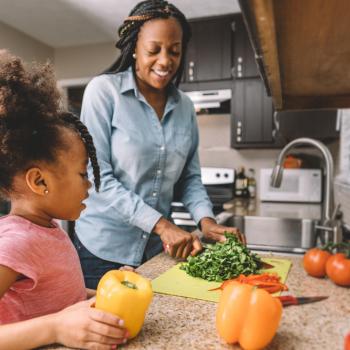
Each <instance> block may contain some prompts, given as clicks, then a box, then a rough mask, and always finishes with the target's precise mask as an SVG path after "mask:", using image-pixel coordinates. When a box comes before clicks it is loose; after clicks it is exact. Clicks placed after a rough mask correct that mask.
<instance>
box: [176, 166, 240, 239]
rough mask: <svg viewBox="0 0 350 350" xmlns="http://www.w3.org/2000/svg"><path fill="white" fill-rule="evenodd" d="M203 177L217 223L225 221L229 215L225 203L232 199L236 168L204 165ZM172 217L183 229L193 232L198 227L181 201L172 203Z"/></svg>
mask: <svg viewBox="0 0 350 350" xmlns="http://www.w3.org/2000/svg"><path fill="white" fill-rule="evenodd" d="M201 178H202V183H203V185H204V187H205V188H206V190H207V193H208V196H209V198H210V200H211V202H212V204H213V212H214V215H215V218H216V221H217V223H222V222H224V221H225V220H226V219H227V217H228V216H232V215H231V214H227V213H225V212H223V211H224V209H223V205H224V203H226V202H228V201H230V200H232V198H233V189H234V182H235V172H234V169H230V168H214V167H202V168H201ZM171 218H172V220H173V221H174V224H175V225H177V226H179V227H181V228H182V229H184V230H186V231H189V232H192V231H194V230H195V229H196V228H197V225H196V223H195V222H194V221H193V220H192V216H191V214H190V213H189V212H188V211H187V209H186V208H185V207H184V205H183V203H181V202H172V203H171Z"/></svg>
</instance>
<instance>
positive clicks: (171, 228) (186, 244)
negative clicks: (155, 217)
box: [154, 218, 202, 259]
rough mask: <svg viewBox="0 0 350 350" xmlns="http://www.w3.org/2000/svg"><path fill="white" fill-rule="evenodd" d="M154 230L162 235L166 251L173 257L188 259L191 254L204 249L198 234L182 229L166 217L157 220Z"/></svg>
mask: <svg viewBox="0 0 350 350" xmlns="http://www.w3.org/2000/svg"><path fill="white" fill-rule="evenodd" d="M154 232H155V233H157V234H158V235H159V236H160V239H161V240H162V242H163V246H164V250H165V252H166V253H169V255H170V256H171V257H173V258H178V259H186V258H187V257H188V256H189V255H190V254H191V255H192V256H194V255H196V254H198V253H199V252H200V251H201V250H202V244H201V243H200V240H199V238H198V237H197V236H196V235H194V234H190V233H188V232H186V231H184V230H181V229H180V228H179V227H177V226H176V225H174V224H172V223H171V222H169V221H168V220H166V219H164V218H161V219H160V220H159V221H158V222H157V224H156V226H155V227H154Z"/></svg>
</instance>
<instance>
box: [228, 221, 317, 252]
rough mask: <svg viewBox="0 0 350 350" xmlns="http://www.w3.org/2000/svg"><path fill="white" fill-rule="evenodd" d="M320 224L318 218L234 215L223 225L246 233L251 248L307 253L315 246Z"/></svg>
mask: <svg viewBox="0 0 350 350" xmlns="http://www.w3.org/2000/svg"><path fill="white" fill-rule="evenodd" d="M318 223H319V220H315V219H302V218H281V217H269V216H250V215H245V216H240V215H233V216H232V215H231V216H228V217H227V219H226V220H225V222H223V223H222V224H224V225H226V226H230V227H237V228H239V230H240V231H241V232H244V234H245V236H246V240H247V246H248V248H250V249H255V250H267V251H276V252H289V253H304V252H305V251H306V250H307V249H309V248H311V247H314V246H315V245H316V230H315V225H317V224H318Z"/></svg>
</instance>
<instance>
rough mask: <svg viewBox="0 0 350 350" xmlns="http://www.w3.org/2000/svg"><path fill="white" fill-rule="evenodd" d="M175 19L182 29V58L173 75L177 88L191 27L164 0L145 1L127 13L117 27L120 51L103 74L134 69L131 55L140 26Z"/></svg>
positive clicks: (180, 13) (181, 14)
mask: <svg viewBox="0 0 350 350" xmlns="http://www.w3.org/2000/svg"><path fill="white" fill-rule="evenodd" d="M170 17H173V18H176V19H177V20H178V21H179V23H180V25H181V28H182V57H181V61H180V66H179V68H178V70H177V72H176V75H175V85H176V86H178V85H179V84H180V81H181V77H182V74H183V71H184V60H185V56H186V51H187V45H188V42H189V40H190V38H191V27H190V25H189V23H188V21H187V19H186V17H185V15H184V14H183V13H182V12H181V11H180V10H179V9H178V8H177V7H175V6H174V5H173V4H170V3H169V2H167V1H165V0H146V1H142V2H140V3H138V4H137V5H136V6H135V7H134V8H133V9H132V10H131V12H130V13H129V16H128V17H127V18H126V19H125V21H124V23H123V24H122V25H121V26H120V27H119V29H118V34H119V38H120V39H119V40H118V41H117V43H116V45H115V46H116V47H117V48H118V49H120V50H121V53H120V56H119V57H118V59H117V61H116V62H115V63H114V64H113V65H112V66H111V67H110V68H108V69H107V70H106V71H105V72H104V73H118V72H122V71H124V70H126V69H127V68H128V67H130V66H131V65H132V66H133V68H134V64H135V63H134V60H133V57H132V55H133V53H134V52H135V47H136V42H137V38H138V34H139V32H140V28H141V27H142V25H143V24H144V23H145V22H147V21H149V20H152V19H156V18H164V19H167V18H170Z"/></svg>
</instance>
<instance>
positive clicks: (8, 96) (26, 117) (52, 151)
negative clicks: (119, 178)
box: [0, 50, 100, 197]
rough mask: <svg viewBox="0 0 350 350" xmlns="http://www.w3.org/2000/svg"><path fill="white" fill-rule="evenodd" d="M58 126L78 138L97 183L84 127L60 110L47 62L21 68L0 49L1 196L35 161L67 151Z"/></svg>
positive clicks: (91, 148) (49, 159)
mask: <svg viewBox="0 0 350 350" xmlns="http://www.w3.org/2000/svg"><path fill="white" fill-rule="evenodd" d="M62 128H68V129H71V130H73V131H74V132H76V133H77V134H78V135H80V137H81V139H82V141H83V143H84V145H85V148H86V151H87V154H88V156H89V159H90V161H91V165H92V168H93V173H94V182H95V186H96V189H97V190H98V188H99V185H100V174H99V166H98V163H97V158H96V150H95V147H94V144H93V140H92V137H91V135H90V134H89V132H88V130H87V128H86V126H85V125H84V124H83V123H82V122H81V121H80V120H79V119H78V118H77V117H75V116H74V115H73V114H71V113H68V112H64V111H61V110H60V94H59V92H58V90H57V87H56V81H55V78H54V73H53V69H52V67H51V65H50V64H48V63H47V64H44V65H40V64H33V65H32V67H31V68H30V69H29V68H28V69H25V68H24V64H23V62H22V61H21V59H20V58H18V57H16V56H13V55H11V54H10V53H9V52H8V51H6V50H0V193H1V194H2V195H3V196H5V197H6V196H7V195H8V194H9V193H10V192H11V191H12V190H13V188H12V186H13V180H14V177H15V176H16V175H17V174H19V173H21V172H24V171H26V170H27V169H29V168H30V167H31V166H33V165H34V164H35V162H37V161H45V162H48V163H53V162H55V161H56V158H57V151H58V150H60V149H64V148H65V147H67V146H66V145H65V144H64V140H63V138H62Z"/></svg>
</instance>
